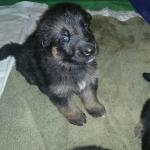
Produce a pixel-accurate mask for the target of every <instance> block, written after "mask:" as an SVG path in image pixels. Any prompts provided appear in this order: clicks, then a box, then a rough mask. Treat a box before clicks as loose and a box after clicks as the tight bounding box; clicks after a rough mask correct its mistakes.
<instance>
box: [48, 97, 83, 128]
mask: <svg viewBox="0 0 150 150" xmlns="http://www.w3.org/2000/svg"><path fill="white" fill-rule="evenodd" d="M50 99H51V100H52V102H53V103H54V104H55V106H56V107H57V108H58V110H59V111H60V112H61V113H62V114H63V115H64V116H65V118H66V119H67V120H68V121H69V122H70V123H71V124H74V125H78V126H82V125H83V124H84V123H86V116H85V114H84V113H83V112H82V111H81V110H80V109H78V108H77V107H76V106H75V105H74V104H73V103H72V101H71V100H70V99H69V98H66V97H61V98H60V97H57V96H52V97H50Z"/></svg>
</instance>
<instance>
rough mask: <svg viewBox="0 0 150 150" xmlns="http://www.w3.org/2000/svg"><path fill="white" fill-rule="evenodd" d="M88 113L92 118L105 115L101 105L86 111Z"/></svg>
mask: <svg viewBox="0 0 150 150" xmlns="http://www.w3.org/2000/svg"><path fill="white" fill-rule="evenodd" d="M87 111H88V113H89V114H90V115H92V116H93V117H102V116H104V115H105V114H106V110H105V107H104V106H103V105H102V104H97V105H95V106H93V107H91V108H88V109H87Z"/></svg>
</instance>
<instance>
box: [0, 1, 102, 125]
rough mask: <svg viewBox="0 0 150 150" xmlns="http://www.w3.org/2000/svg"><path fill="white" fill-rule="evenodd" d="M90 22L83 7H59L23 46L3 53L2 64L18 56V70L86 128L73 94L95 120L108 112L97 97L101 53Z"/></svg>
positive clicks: (13, 46) (71, 119)
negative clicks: (97, 59) (98, 56)
mask: <svg viewBox="0 0 150 150" xmlns="http://www.w3.org/2000/svg"><path fill="white" fill-rule="evenodd" d="M90 22H91V15H90V14H89V13H87V12H86V11H85V10H83V9H82V8H81V7H80V6H79V5H76V4H70V3H64V4H57V5H55V6H53V7H51V8H50V9H48V10H47V11H46V12H45V14H44V15H43V16H42V17H41V19H40V20H39V23H38V25H37V28H36V30H35V31H34V32H33V33H32V34H31V35H30V36H29V37H28V38H27V39H26V41H25V42H24V43H23V44H20V45H19V44H16V43H11V44H6V45H4V46H3V47H2V48H1V49H0V60H2V59H4V58H6V57H7V56H14V57H15V59H16V69H17V70H18V71H19V72H20V73H21V74H22V75H23V76H24V77H25V78H26V80H27V81H28V82H29V83H30V84H35V85H37V86H38V87H39V89H40V90H41V91H42V92H43V93H45V94H46V95H47V96H48V97H49V98H50V99H51V101H52V102H53V103H54V104H55V105H56V106H57V108H58V109H59V111H60V112H61V113H62V114H63V115H64V116H65V117H66V118H67V119H68V121H69V122H70V123H72V124H76V125H83V124H84V123H85V122H86V116H85V114H84V113H83V112H82V111H80V110H79V109H78V108H77V107H75V106H73V105H72V102H71V101H70V99H71V97H72V95H73V94H77V95H78V96H80V98H81V99H82V100H83V103H84V104H85V108H86V109H87V111H88V112H89V113H90V114H92V115H93V116H95V117H97V116H102V115H103V114H104V112H105V109H104V107H103V106H102V105H101V104H100V103H99V102H98V101H97V97H96V91H97V77H96V68H97V64H96V61H95V56H96V54H97V52H98V49H97V45H96V42H95V38H94V36H93V33H92V31H91V29H90ZM86 99H88V100H87V101H86ZM88 101H89V102H88ZM88 103H89V104H88ZM90 104H91V106H90Z"/></svg>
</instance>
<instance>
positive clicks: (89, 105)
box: [79, 81, 106, 117]
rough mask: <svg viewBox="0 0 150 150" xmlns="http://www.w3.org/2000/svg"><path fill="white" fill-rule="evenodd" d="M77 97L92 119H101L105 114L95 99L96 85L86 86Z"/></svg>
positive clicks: (103, 108) (102, 107)
mask: <svg viewBox="0 0 150 150" xmlns="http://www.w3.org/2000/svg"><path fill="white" fill-rule="evenodd" d="M96 82H97V81H96ZM79 97H80V98H81V100H82V102H83V104H84V106H85V108H86V110H87V111H88V113H89V114H91V115H92V116H93V117H101V116H103V115H104V114H105V112H106V111H105V107H104V106H103V105H102V104H101V103H100V102H99V101H98V98H97V83H95V84H94V85H90V86H87V87H86V88H85V89H84V90H83V91H82V92H81V93H80V94H79Z"/></svg>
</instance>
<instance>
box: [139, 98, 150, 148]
mask: <svg viewBox="0 0 150 150" xmlns="http://www.w3.org/2000/svg"><path fill="white" fill-rule="evenodd" d="M141 123H142V129H141V138H142V150H150V99H149V100H147V101H146V102H145V104H144V106H143V110H142V112H141Z"/></svg>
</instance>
